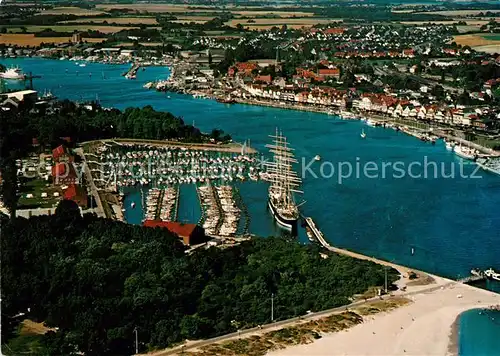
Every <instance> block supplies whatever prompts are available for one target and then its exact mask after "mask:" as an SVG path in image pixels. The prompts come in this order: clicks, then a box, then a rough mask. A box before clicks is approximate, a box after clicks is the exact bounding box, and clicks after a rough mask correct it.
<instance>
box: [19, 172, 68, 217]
mask: <svg viewBox="0 0 500 356" xmlns="http://www.w3.org/2000/svg"><path fill="white" fill-rule="evenodd" d="M54 192H59V193H60V190H59V189H58V188H55V187H54V186H53V185H52V183H51V182H46V181H45V180H43V179H39V178H35V179H28V180H21V185H20V194H21V196H20V198H19V202H18V206H19V208H24V209H34V208H51V207H53V206H54V205H57V203H58V202H59V200H61V198H60V197H54V196H53V193H54ZM42 193H47V197H46V198H42V197H41V195H42ZM27 194H33V198H26V195H27Z"/></svg>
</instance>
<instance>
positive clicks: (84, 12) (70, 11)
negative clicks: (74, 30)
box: [40, 6, 105, 16]
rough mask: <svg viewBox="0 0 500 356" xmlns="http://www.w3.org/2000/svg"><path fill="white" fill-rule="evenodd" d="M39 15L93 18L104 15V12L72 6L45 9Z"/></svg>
mask: <svg viewBox="0 0 500 356" xmlns="http://www.w3.org/2000/svg"><path fill="white" fill-rule="evenodd" d="M40 14H41V15H78V16H94V15H102V14H105V12H104V11H99V10H89V9H82V8H80V7H74V6H62V7H55V8H53V9H47V10H44V11H42V12H41V13H40Z"/></svg>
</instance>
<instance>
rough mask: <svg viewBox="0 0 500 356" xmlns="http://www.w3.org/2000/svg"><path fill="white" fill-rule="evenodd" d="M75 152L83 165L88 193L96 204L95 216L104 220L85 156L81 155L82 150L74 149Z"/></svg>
mask: <svg viewBox="0 0 500 356" xmlns="http://www.w3.org/2000/svg"><path fill="white" fill-rule="evenodd" d="M75 152H76V153H77V154H78V155H79V156H80V157H81V158H82V160H83V165H84V169H85V176H86V178H87V183H88V185H89V187H90V193H91V194H92V195H93V196H94V200H95V202H96V204H97V210H96V213H97V216H99V217H101V218H105V217H106V214H105V213H104V208H103V206H102V202H101V197H100V196H99V192H98V191H97V187H96V186H95V184H94V178H93V177H92V173H91V172H90V169H89V166H88V165H87V159H86V158H85V154H84V153H83V149H82V148H76V149H75Z"/></svg>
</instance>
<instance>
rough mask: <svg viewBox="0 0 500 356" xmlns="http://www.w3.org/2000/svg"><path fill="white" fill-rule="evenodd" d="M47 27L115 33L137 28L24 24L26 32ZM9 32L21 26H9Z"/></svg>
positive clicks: (19, 29)
mask: <svg viewBox="0 0 500 356" xmlns="http://www.w3.org/2000/svg"><path fill="white" fill-rule="evenodd" d="M47 28H50V29H52V30H53V31H57V32H74V31H87V30H94V31H100V32H102V33H115V32H119V31H121V30H127V29H131V28H139V27H136V26H105V25H55V26H51V25H49V26H26V30H27V32H32V33H35V32H40V31H43V30H45V29H47ZM9 30H10V31H11V32H16V33H18V32H21V28H15V27H11V28H10V29H9Z"/></svg>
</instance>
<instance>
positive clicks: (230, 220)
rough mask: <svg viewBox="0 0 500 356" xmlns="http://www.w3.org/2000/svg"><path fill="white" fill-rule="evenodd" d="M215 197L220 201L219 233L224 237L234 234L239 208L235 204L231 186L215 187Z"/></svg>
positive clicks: (237, 222) (238, 218) (239, 214)
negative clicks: (220, 220)
mask: <svg viewBox="0 0 500 356" xmlns="http://www.w3.org/2000/svg"><path fill="white" fill-rule="evenodd" d="M215 190H216V192H217V197H218V199H219V202H220V208H221V213H222V214H221V216H222V224H221V225H220V228H219V235H220V236H224V237H229V236H234V235H236V232H237V230H238V224H239V222H240V216H241V210H240V208H238V206H237V205H236V201H235V199H234V197H233V188H232V187H231V186H227V185H225V186H220V187H215Z"/></svg>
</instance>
